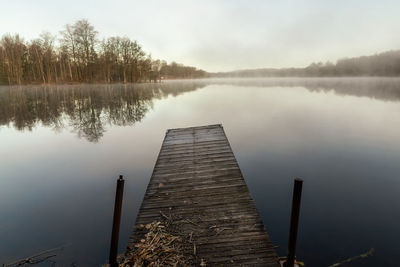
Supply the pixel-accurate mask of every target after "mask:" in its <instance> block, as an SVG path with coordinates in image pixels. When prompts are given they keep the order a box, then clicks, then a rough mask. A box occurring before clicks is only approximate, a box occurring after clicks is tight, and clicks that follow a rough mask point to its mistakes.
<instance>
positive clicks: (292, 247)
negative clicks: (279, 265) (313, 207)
mask: <svg viewBox="0 0 400 267" xmlns="http://www.w3.org/2000/svg"><path fill="white" fill-rule="evenodd" d="M302 187H303V180H302V179H299V178H296V179H295V180H294V188H293V200H292V214H291V215H290V230H289V245H288V251H289V253H288V256H287V259H286V263H285V267H293V266H294V263H295V260H296V242H297V232H298V229H299V216H300V202H301V190H302Z"/></svg>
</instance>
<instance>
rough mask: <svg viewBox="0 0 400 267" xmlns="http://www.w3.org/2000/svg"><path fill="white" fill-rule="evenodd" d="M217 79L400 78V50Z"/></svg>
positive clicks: (225, 74)
mask: <svg viewBox="0 0 400 267" xmlns="http://www.w3.org/2000/svg"><path fill="white" fill-rule="evenodd" d="M214 76H215V77H345V76H381V77H382V76H389V77H394V76H400V50H394V51H388V52H384V53H380V54H375V55H372V56H362V57H353V58H343V59H340V60H338V61H337V62H336V63H331V62H326V63H322V62H318V63H312V64H310V65H309V66H307V67H305V68H283V69H274V68H262V69H247V70H237V71H232V72H220V73H215V74H214Z"/></svg>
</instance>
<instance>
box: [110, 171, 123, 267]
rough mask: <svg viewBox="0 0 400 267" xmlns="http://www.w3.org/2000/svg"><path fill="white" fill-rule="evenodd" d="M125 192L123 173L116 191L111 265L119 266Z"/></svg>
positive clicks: (113, 266) (112, 266)
mask: <svg viewBox="0 0 400 267" xmlns="http://www.w3.org/2000/svg"><path fill="white" fill-rule="evenodd" d="M123 194H124V179H123V177H122V175H120V176H119V179H118V180H117V192H116V193H115V204H114V218H113V226H112V233H111V246H110V258H109V261H108V263H109V264H110V266H111V267H117V266H118V263H117V254H118V239H119V226H120V222H121V209H122V196H123Z"/></svg>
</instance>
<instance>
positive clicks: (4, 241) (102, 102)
mask: <svg viewBox="0 0 400 267" xmlns="http://www.w3.org/2000/svg"><path fill="white" fill-rule="evenodd" d="M218 123H222V124H223V126H224V129H225V132H226V134H227V137H228V139H229V141H230V143H231V146H232V148H233V150H234V153H235V155H236V157H237V160H238V162H239V165H240V167H241V169H242V171H243V175H244V177H245V180H246V182H247V184H248V186H249V189H250V191H251V194H252V196H253V198H254V199H255V202H256V206H257V208H258V210H259V212H260V214H261V216H262V219H263V221H264V224H265V226H266V229H267V231H268V233H269V235H270V237H271V239H272V241H273V243H274V244H275V245H278V246H279V247H278V249H277V251H278V253H279V255H280V256H284V255H285V254H286V247H287V239H288V229H289V217H290V205H291V193H292V186H293V179H294V178H295V177H301V178H303V179H304V185H303V199H302V207H301V217H300V230H299V239H298V247H297V256H298V259H299V260H301V261H304V262H305V263H306V266H329V265H331V264H334V263H336V262H338V261H341V260H345V259H347V258H350V257H353V256H357V255H360V254H361V253H365V252H367V251H368V250H370V249H371V248H374V249H375V253H374V255H373V256H371V257H368V258H365V259H358V260H355V261H354V262H353V263H351V264H350V265H347V266H399V262H398V261H399V260H398V257H397V256H398V255H399V254H400V246H399V240H398V239H399V237H400V227H399V225H400V79H396V78H384V79H375V78H362V79H357V78H324V79H320V78H319V79H317V78H316V79H300V78H299V79H295V78H291V79H284V78H282V79H236V80H228V79H221V80H195V81H168V82H163V83H161V84H138V85H126V86H125V85H64V86H26V87H0V264H2V263H8V262H11V261H13V260H15V259H19V258H23V257H28V256H30V255H33V254H35V253H37V252H40V251H43V250H46V249H50V248H54V247H59V246H64V248H63V249H62V250H60V251H57V257H55V258H53V260H54V261H56V262H57V265H56V266H71V264H72V263H74V264H75V265H76V266H100V265H101V264H102V263H105V262H106V261H107V258H108V249H109V240H110V234H111V220H112V212H113V201H114V193H115V182H116V178H117V176H118V175H119V174H123V175H124V176H125V178H126V182H125V195H124V203H123V216H122V224H121V233H120V237H121V238H120V250H121V252H122V251H123V250H124V246H125V245H126V243H127V239H128V236H129V233H130V231H131V227H132V226H133V224H134V221H135V217H136V214H137V211H138V208H139V205H140V203H141V200H142V198H143V195H144V192H145V189H146V186H147V184H148V181H149V178H150V175H151V172H152V169H153V166H154V164H155V161H156V157H157V154H158V152H159V149H160V146H161V143H162V140H163V137H164V135H165V132H166V129H168V128H177V127H187V126H198V125H207V124H218ZM42 266H50V263H48V262H47V263H43V264H42Z"/></svg>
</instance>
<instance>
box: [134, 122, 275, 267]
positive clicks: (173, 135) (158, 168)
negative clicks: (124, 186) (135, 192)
mask: <svg viewBox="0 0 400 267" xmlns="http://www.w3.org/2000/svg"><path fill="white" fill-rule="evenodd" d="M168 219H171V220H175V222H176V225H178V227H179V231H180V236H181V237H182V238H185V239H187V240H186V241H187V242H186V243H185V244H186V245H184V246H183V254H184V256H185V257H186V258H188V259H191V263H190V264H189V265H191V266H276V267H277V266H280V264H279V263H278V256H277V254H276V252H275V250H274V248H273V245H272V243H271V241H270V239H269V237H268V234H267V232H266V231H265V228H264V225H263V223H262V220H261V218H260V215H259V213H258V211H257V209H256V207H255V204H254V201H253V199H252V197H251V195H250V193H249V190H248V188H247V185H246V183H245V181H244V179H243V176H242V173H241V171H240V168H239V165H238V163H237V161H236V159H235V156H234V154H233V152H232V149H231V147H230V144H229V142H228V139H227V138H226V135H225V132H224V130H223V128H222V126H221V125H209V126H202V127H191V128H182V129H171V130H168V131H167V133H166V136H165V139H164V142H163V144H162V147H161V151H160V153H159V155H158V159H157V162H156V165H155V167H154V171H153V174H152V176H151V179H150V182H149V185H148V187H147V190H146V194H145V196H144V199H143V202H142V205H141V207H140V210H139V213H138V215H137V218H136V224H135V226H134V228H133V232H132V235H131V237H130V240H129V243H128V247H127V251H131V250H134V249H135V244H138V243H139V242H141V239H143V229H142V228H143V225H146V224H150V223H152V222H158V221H163V220H168ZM142 242H143V241H142Z"/></svg>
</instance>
